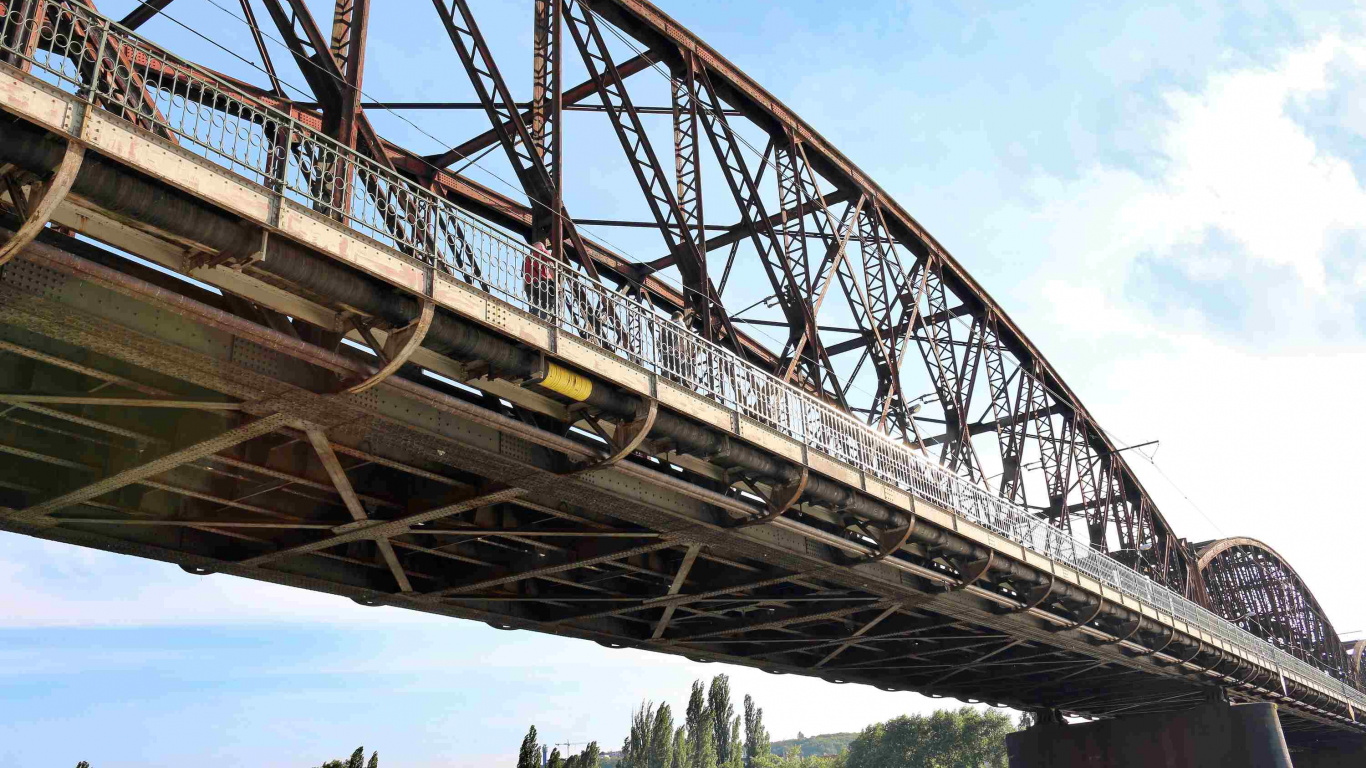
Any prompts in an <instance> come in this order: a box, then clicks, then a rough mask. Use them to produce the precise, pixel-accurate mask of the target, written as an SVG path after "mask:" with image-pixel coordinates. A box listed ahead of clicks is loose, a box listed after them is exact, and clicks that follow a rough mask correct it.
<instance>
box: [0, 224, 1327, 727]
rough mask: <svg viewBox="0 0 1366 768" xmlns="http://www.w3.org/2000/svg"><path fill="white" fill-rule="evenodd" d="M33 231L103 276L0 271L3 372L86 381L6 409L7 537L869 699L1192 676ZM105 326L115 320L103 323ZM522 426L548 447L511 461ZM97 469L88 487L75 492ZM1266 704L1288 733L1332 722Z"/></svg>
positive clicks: (1081, 702)
mask: <svg viewBox="0 0 1366 768" xmlns="http://www.w3.org/2000/svg"><path fill="white" fill-rule="evenodd" d="M47 240H49V241H51V242H57V243H62V244H63V246H64V247H67V248H71V249H74V250H78V251H80V252H81V253H83V254H85V255H87V256H89V257H91V258H103V259H104V260H105V261H106V262H108V264H109V265H111V266H106V267H103V268H100V267H96V266H92V265H86V266H80V261H79V259H78V260H75V261H73V260H72V259H71V258H70V257H69V256H61V255H60V253H58V252H57V250H56V249H55V248H53V247H52V246H51V245H44V247H43V249H42V250H41V251H40V253H39V258H38V259H37V260H25V261H23V262H22V263H20V264H19V265H18V266H17V267H16V268H14V269H11V270H9V271H7V272H6V274H5V275H4V276H3V277H4V279H3V280H0V339H2V340H3V344H0V355H5V356H6V362H7V363H9V364H7V365H5V366H3V367H0V379H2V380H0V383H2V384H3V387H4V389H5V390H6V391H10V392H13V391H15V390H20V389H23V388H28V389H30V390H32V389H33V388H35V387H41V388H42V389H41V390H39V391H46V392H53V391H55V392H76V393H81V394H78V395H72V396H66V395H61V394H58V395H52V396H49V397H48V399H46V400H43V399H42V398H43V397H44V396H43V395H35V396H33V397H35V398H38V399H32V402H33V403H38V402H48V403H50V404H51V405H52V406H53V407H52V408H51V409H50V410H51V411H52V412H51V413H49V414H45V415H42V417H41V418H27V417H23V418H14V416H13V414H11V415H10V417H9V418H0V449H2V450H4V451H5V452H6V453H7V454H8V456H10V457H11V458H12V460H11V461H10V462H9V463H5V464H0V506H3V507H11V508H14V509H29V510H33V514H31V515H29V519H27V520H23V521H21V520H19V519H17V518H16V517H15V516H14V515H13V514H10V513H9V510H6V509H0V523H3V525H4V527H6V528H7V529H9V530H16V531H20V532H23V533H26V534H30V535H36V536H40V537H43V538H46V539H50V540H54V541H63V542H67V543H73V544H81V545H84V546H91V547H97V548H101V549H106V550H109V551H114V552H122V553H125V554H135V555H139V556H143V557H151V558H155V559H160V560H165V561H168V562H175V563H178V564H180V565H181V567H182V568H184V569H185V570H187V571H189V572H190V573H194V574H201V575H202V574H207V573H212V572H222V573H227V574H233V575H238V576H245V577H248V578H256V579H262V580H266V581H272V582H276V583H281V584H288V585H292V586H296V587H302V588H308V589H314V590H318V591H323V592H331V593H334V594H342V595H347V596H350V597H352V598H353V599H355V600H357V601H358V602H361V603H363V604H371V605H376V604H390V605H399V606H403V607H408V608H410V609H415V610H423V611H427V612H431V613H436V614H442V615H449V616H457V617H462V618H467V619H474V620H481V621H486V622H488V623H490V624H492V625H494V626H497V627H500V628H505V629H507V628H525V629H533V630H537V631H544V632H554V633H556V634H560V635H565V636H571V637H582V638H586V639H593V640H597V641H599V642H601V643H603V644H606V645H609V646H611V647H623V646H630V647H639V648H645V649H649V650H653V651H656V652H664V653H674V654H680V655H686V656H689V657H693V658H702V659H708V660H717V661H726V662H730V663H738V664H744V665H748V666H753V667H757V668H764V669H769V670H772V671H783V672H793V673H797V674H807V675H817V676H820V677H823V678H825V679H827V680H833V681H836V682H859V683H869V684H874V685H878V686H880V687H882V688H884V689H887V690H920V691H926V692H929V693H932V694H935V695H948V696H955V697H958V698H973V699H980V700H986V701H992V702H1005V703H1013V704H1017V705H1020V706H1026V705H1029V704H1040V703H1044V702H1046V703H1048V704H1049V705H1051V706H1056V707H1059V708H1061V709H1063V710H1064V711H1068V712H1078V713H1086V714H1089V715H1096V716H1108V715H1115V714H1121V713H1124V714H1134V713H1143V712H1163V711H1169V710H1174V709H1179V708H1181V707H1184V706H1187V705H1189V704H1190V703H1193V702H1196V701H1199V700H1201V698H1202V697H1203V696H1204V695H1205V693H1204V688H1203V685H1202V684H1201V682H1200V679H1203V678H1204V674H1203V673H1201V675H1200V679H1191V678H1188V677H1185V676H1182V675H1179V674H1173V673H1172V672H1171V671H1170V670H1168V669H1166V668H1164V667H1163V666H1162V665H1159V664H1155V663H1152V662H1151V661H1150V660H1149V659H1148V658H1146V657H1144V656H1141V655H1140V656H1133V655H1128V654H1126V653H1124V652H1121V651H1120V650H1118V649H1116V648H1114V647H1113V646H1108V645H1104V644H1096V643H1094V642H1087V638H1085V637H1073V635H1075V629H1073V630H1066V629H1063V630H1062V631H1058V628H1057V627H1054V628H1053V629H1052V630H1050V629H1048V628H1046V626H1048V625H1040V624H1039V622H1038V620H1037V619H1036V618H1034V617H1032V616H1029V615H1025V614H1023V613H1019V612H1016V613H1014V614H1009V615H1005V614H1002V613H1001V612H1000V611H999V610H997V609H998V608H999V605H998V604H997V603H994V602H991V601H988V600H984V599H982V597H981V596H980V594H974V592H973V591H944V590H942V589H933V588H930V587H931V586H932V585H928V583H922V576H923V575H924V574H928V573H931V571H929V570H922V571H918V572H917V573H920V574H921V576H911V575H909V574H904V573H900V572H898V571H895V570H893V571H890V572H888V571H887V566H885V565H883V566H878V567H870V566H868V565H867V564H864V565H859V566H857V567H856V568H855V567H851V566H848V565H845V566H841V565H839V563H838V562H837V561H832V560H830V559H828V556H827V555H826V554H825V550H826V548H824V547H814V548H813V547H808V546H805V545H802V546H795V545H792V544H790V543H788V540H789V539H790V538H791V537H792V535H793V534H792V532H789V531H783V532H779V533H773V532H771V531H768V530H766V529H765V528H764V527H759V528H757V529H748V530H747V531H745V532H743V533H742V532H738V531H736V530H734V529H727V528H724V527H717V526H715V525H713V524H711V523H709V522H707V521H708V520H710V517H709V515H710V514H711V513H712V510H711V508H710V507H709V506H708V505H707V504H703V503H695V502H693V501H692V500H691V499H690V498H689V497H686V496H682V495H677V494H675V495H673V496H670V495H669V494H665V495H663V496H661V495H660V494H658V493H655V492H652V491H650V490H649V489H648V488H642V489H637V488H635V487H634V486H633V485H632V484H631V483H630V482H624V481H623V480H622V478H623V477H625V478H627V479H629V478H631V477H636V476H640V472H641V471H644V472H646V473H653V474H660V473H658V472H657V471H656V470H653V469H651V468H650V467H651V465H650V463H649V462H639V463H633V464H630V465H628V468H630V469H631V470H632V473H627V474H625V475H618V473H616V471H615V470H614V471H613V472H612V473H609V475H611V477H610V478H608V479H607V480H606V481H605V482H604V479H603V478H599V479H597V480H589V481H585V480H584V479H582V478H573V477H570V478H565V477H563V476H561V475H559V474H557V473H556V472H555V471H554V470H555V467H557V466H559V464H558V463H557V462H556V461H555V460H554V458H553V456H550V455H548V453H558V452H561V451H569V452H570V453H571V454H572V455H576V456H577V455H581V454H586V455H592V451H593V449H592V448H590V447H587V446H585V445H583V444H580V443H576V442H574V441H572V440H568V439H565V438H563V437H556V436H553V435H550V434H549V433H546V432H542V431H539V430H537V429H535V428H530V427H528V425H527V424H526V423H525V422H524V421H523V420H521V419H518V418H509V416H512V415H513V414H511V413H504V411H507V410H508V408H507V406H506V405H504V404H501V403H499V402H497V400H496V399H495V400H494V401H493V402H492V403H487V407H489V408H493V409H495V410H493V411H485V410H484V408H483V406H477V405H476V404H475V403H474V398H472V397H471V396H470V395H469V394H468V393H464V392H462V391H461V390H457V389H455V388H451V387H445V386H442V385H441V384H440V383H439V382H434V381H432V380H430V379H424V378H423V377H421V376H417V377H414V378H416V379H418V380H420V383H419V382H414V381H412V380H409V379H403V378H402V377H396V380H395V381H394V382H393V384H402V385H403V386H393V384H391V385H389V386H386V387H385V388H381V389H377V390H375V392H374V393H372V394H368V395H366V396H365V397H363V398H355V397H350V396H346V395H334V394H329V393H327V392H322V393H317V392H311V391H308V390H307V389H305V387H308V386H314V387H316V386H318V384H319V383H320V382H321V381H323V380H325V379H326V378H327V374H329V373H330V372H332V371H345V370H349V369H351V368H352V367H360V368H362V369H364V368H365V366H366V365H367V364H366V363H364V362H363V361H359V360H357V359H356V358H357V357H359V356H358V355H350V356H348V355H345V354H338V353H335V352H329V351H326V350H323V349H321V348H319V347H316V346H313V345H311V344H308V343H303V342H300V341H299V340H298V339H296V338H293V337H292V336H290V335H287V334H285V333H283V332H278V331H271V330H269V329H266V328H264V327H260V326H256V325H253V323H252V322H251V321H249V320H246V318H245V317H244V316H242V315H238V314H236V313H235V312H228V311H223V310H214V309H213V308H212V307H209V306H208V305H207V304H205V303H204V302H220V301H221V302H225V303H228V304H234V303H233V302H228V300H227V299H226V298H220V297H215V296H214V295H213V294H211V293H209V292H208V291H205V290H202V289H200V288H198V287H197V286H191V285H188V284H186V283H179V282H177V281H175V280H174V279H172V278H169V277H166V276H165V275H161V274H159V273H157V272H155V271H153V270H150V269H148V268H146V267H142V266H140V265H137V264H133V263H132V262H125V261H122V260H119V259H117V258H111V257H100V256H99V254H98V253H97V249H94V248H93V247H91V246H88V245H85V244H82V243H79V242H76V241H72V240H69V239H63V238H60V237H52V236H50V237H48V238H47ZM58 267H61V268H63V269H72V268H76V267H79V270H80V271H78V272H75V273H68V272H62V271H59V270H58ZM111 267H117V268H118V269H114V268H111ZM147 281H154V282H147ZM30 286H43V287H42V288H41V289H40V290H42V293H41V294H36V293H32V292H31V291H33V290H34V289H33V288H31V287H30ZM235 305H236V306H237V308H238V309H239V310H240V311H248V310H251V311H259V310H260V309H261V308H260V307H254V308H253V307H252V306H251V305H250V303H248V302H236V303H235ZM134 307H140V308H141V309H139V310H136V311H134V310H133V308H134ZM109 318H122V319H123V320H125V321H126V322H128V323H130V325H129V326H128V327H125V328H123V329H122V330H121V332H119V333H109V332H108V328H109V327H110V320H109ZM286 322H287V323H289V325H290V326H292V327H293V328H294V330H295V331H297V332H299V333H300V334H302V335H304V336H310V335H312V334H311V333H309V332H308V330H309V328H310V325H309V324H308V323H306V322H304V321H301V320H299V319H297V318H296V319H294V320H287V321H286ZM187 343H188V345H189V346H186V344H187ZM68 358H80V359H81V360H82V362H81V363H73V362H70V361H69V360H68ZM14 360H19V361H21V363H20V364H14V363H13V361H14ZM24 361H26V362H24ZM319 374H323V376H322V377H321V378H320V377H319ZM96 388H99V391H97V392H94V393H91V392H90V390H92V389H96ZM432 388H435V389H432ZM91 400H103V401H107V402H105V403H104V404H100V403H92V402H89V401H91ZM128 400H135V401H136V402H134V403H133V404H132V405H124V404H123V403H124V402H125V401H128ZM66 401H70V402H66ZM76 401H80V402H79V405H80V407H79V408H76V407H73V406H76V405H78V403H77V402H76ZM116 401H117V402H119V403H120V405H119V406H118V407H112V408H111V407H110V406H111V405H112V404H113V403H114V402H116ZM277 408H279V409H282V410H281V411H279V412H280V413H282V414H284V415H282V416H276V417H270V416H267V417H266V418H265V419H256V420H252V415H254V414H258V413H260V414H265V413H271V412H274V411H275V409H277ZM158 414H164V418H158ZM248 414H252V415H248ZM133 427H141V428H142V429H148V430H152V431H154V434H153V435H152V436H151V437H152V439H156V437H155V436H156V435H176V442H175V445H183V446H185V447H183V448H175V447H170V445H169V441H168V447H166V448H161V449H158V452H157V454H156V455H157V458H156V459H154V460H153V461H151V462H149V461H147V459H146V456H145V450H144V449H143V448H141V447H140V446H139V440H142V439H145V438H146V437H147V436H145V435H140V433H139V432H138V431H137V430H136V429H133ZM499 434H501V435H502V437H501V438H499V437H496V436H497V435H499ZM491 438H492V439H491ZM531 440H535V441H536V443H535V444H536V445H538V446H543V447H546V448H553V451H549V452H547V451H537V450H528V448H527V445H528V444H529V441H531ZM689 482H696V480H690V481H689ZM92 486H93V487H94V488H96V489H98V490H100V491H103V492H102V493H100V494H98V495H95V494H92V493H91V492H90V491H89V490H86V491H84V492H82V491H80V490H79V489H80V488H82V487H84V488H87V489H89V488H91V487H92ZM73 488H76V489H78V490H77V491H76V492H75V493H76V495H77V496H79V499H78V500H76V501H75V503H73V504H72V505H71V506H66V505H65V503H64V502H61V501H60V500H62V499H67V500H72V499H74V497H73V496H72V495H71V494H72V489H73ZM47 499H51V500H55V502H54V501H48V502H47V503H46V504H45V503H44V500H47ZM57 507H62V508H60V509H58V508H57ZM21 514H22V513H21ZM792 530H793V531H798V532H799V531H800V530H801V529H799V528H796V529H792ZM760 551H762V554H760ZM907 554H908V553H902V556H906V555H907ZM916 557H920V556H919V555H917V556H916ZM917 562H920V561H919V560H917ZM979 592H980V591H979ZM1049 609H1050V610H1062V609H1060V608H1059V607H1058V606H1056V605H1054V606H1050V608H1049ZM1110 629H1111V630H1113V628H1110ZM1249 690H1251V689H1249ZM1258 695H1261V694H1258ZM1284 711H1285V712H1286V717H1287V722H1289V723H1291V724H1292V725H1291V727H1292V728H1297V729H1298V728H1303V729H1306V730H1303V731H1299V730H1296V731H1294V733H1295V734H1296V735H1299V736H1300V737H1301V738H1305V739H1312V738H1316V737H1321V736H1322V734H1325V733H1327V734H1331V733H1332V730H1331V728H1332V727H1333V726H1332V725H1330V724H1327V723H1324V722H1322V721H1321V720H1315V719H1312V718H1305V719H1304V720H1303V722H1301V721H1300V718H1299V717H1298V715H1297V713H1298V710H1296V709H1295V708H1294V706H1287V707H1286V709H1285V710H1284ZM1292 738H1294V736H1292Z"/></svg>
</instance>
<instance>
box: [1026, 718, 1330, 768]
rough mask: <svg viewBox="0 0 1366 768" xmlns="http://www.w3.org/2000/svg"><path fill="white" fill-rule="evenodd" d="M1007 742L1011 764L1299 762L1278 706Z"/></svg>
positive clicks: (1034, 767)
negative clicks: (1288, 744) (1293, 759)
mask: <svg viewBox="0 0 1366 768" xmlns="http://www.w3.org/2000/svg"><path fill="white" fill-rule="evenodd" d="M1006 748H1007V750H1008V752H1009V754H1010V768H1083V767H1084V768H1147V767H1148V766H1155V765H1161V766H1168V767H1169V768H1235V767H1236V768H1291V763H1290V752H1289V750H1288V749H1287V747H1286V744H1285V736H1284V735H1283V734H1282V733H1281V722H1280V718H1279V717H1278V716H1277V715H1276V705H1275V704H1260V703H1259V704H1237V705H1228V704H1223V703H1211V704H1206V705H1203V706H1200V707H1197V708H1195V709H1190V710H1186V711H1183V712H1172V713H1163V714H1157V715H1141V716H1136V717H1124V718H1117V719H1114V720H1099V721H1096V722H1090V723H1078V724H1076V725H1066V724H1060V723H1048V722H1041V723H1039V724H1038V725H1035V726H1033V727H1032V728H1028V729H1026V730H1023V731H1020V732H1018V733H1012V734H1010V735H1009V736H1007V737H1006ZM1328 765H1334V766H1335V765H1336V764H1328ZM1344 765H1346V763H1344ZM1296 768H1299V766H1298V763H1297V764H1296Z"/></svg>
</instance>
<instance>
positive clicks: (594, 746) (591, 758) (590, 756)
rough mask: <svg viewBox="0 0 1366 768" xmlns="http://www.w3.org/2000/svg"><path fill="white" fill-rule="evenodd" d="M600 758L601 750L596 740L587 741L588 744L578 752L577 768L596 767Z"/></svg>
mask: <svg viewBox="0 0 1366 768" xmlns="http://www.w3.org/2000/svg"><path fill="white" fill-rule="evenodd" d="M600 760H602V750H600V749H598V743H597V742H596V741H590V742H588V746H586V747H584V748H583V751H582V752H580V753H579V766H578V768H598V762H599V761H600Z"/></svg>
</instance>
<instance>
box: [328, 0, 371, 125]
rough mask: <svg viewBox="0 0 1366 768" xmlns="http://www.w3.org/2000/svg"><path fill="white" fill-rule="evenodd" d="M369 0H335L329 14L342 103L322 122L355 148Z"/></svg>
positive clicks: (363, 70)
mask: <svg viewBox="0 0 1366 768" xmlns="http://www.w3.org/2000/svg"><path fill="white" fill-rule="evenodd" d="M369 24H370V0H336V9H335V10H334V12H333V15H332V48H331V50H332V58H333V59H334V60H335V61H336V62H337V68H338V69H340V70H341V74H342V83H341V87H342V88H341V104H339V105H338V109H337V110H336V112H335V113H334V114H332V115H331V116H330V117H329V119H328V120H327V122H326V124H324V126H323V130H324V131H326V132H327V133H328V135H330V136H332V137H333V138H335V139H336V140H337V141H339V142H341V143H342V144H345V145H346V146H348V147H351V148H352V149H354V148H355V147H356V140H357V133H358V122H359V121H360V111H361V107H360V100H361V83H362V82H363V80H364V73H365V38H366V32H367V30H368V28H369Z"/></svg>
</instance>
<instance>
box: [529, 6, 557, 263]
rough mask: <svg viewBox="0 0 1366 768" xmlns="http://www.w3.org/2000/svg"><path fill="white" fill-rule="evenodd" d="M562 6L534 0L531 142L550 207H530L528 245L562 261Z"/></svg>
mask: <svg viewBox="0 0 1366 768" xmlns="http://www.w3.org/2000/svg"><path fill="white" fill-rule="evenodd" d="M562 11H563V6H562V5H561V4H560V3H559V2H558V0H536V2H535V16H534V30H533V34H532V66H531V71H532V85H531V126H530V127H531V139H532V142H533V146H534V147H535V148H536V152H537V154H539V155H540V157H541V162H543V163H544V164H545V167H546V171H547V172H548V173H549V174H550V189H551V204H550V207H548V208H544V207H535V206H533V207H532V210H531V241H532V242H535V243H538V242H541V241H544V240H547V239H548V240H549V241H550V255H551V257H552V258H553V259H554V260H555V261H556V262H563V261H564V223H563V221H562V220H561V219H560V217H559V216H558V215H556V212H557V211H559V210H560V209H561V208H563V207H564V189H563V188H564V164H563V163H562V162H561V158H560V155H561V147H562V144H563V139H562V133H561V131H562V130H563V124H564V123H563V117H564V93H563V91H562V90H561V84H560V74H561V71H562V67H561V61H560V58H561V43H562V40H561V34H562V33H563V29H564V25H563V23H562V19H561V15H562Z"/></svg>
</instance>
